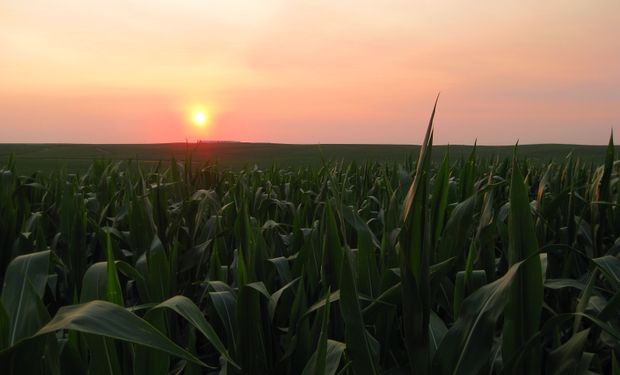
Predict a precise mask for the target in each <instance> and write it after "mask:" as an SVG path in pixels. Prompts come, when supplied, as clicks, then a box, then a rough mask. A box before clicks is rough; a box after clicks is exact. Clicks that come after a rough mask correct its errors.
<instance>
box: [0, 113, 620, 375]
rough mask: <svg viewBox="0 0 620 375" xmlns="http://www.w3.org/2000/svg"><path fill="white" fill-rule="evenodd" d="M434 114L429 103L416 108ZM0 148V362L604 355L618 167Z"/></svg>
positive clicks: (64, 370)
mask: <svg viewBox="0 0 620 375" xmlns="http://www.w3.org/2000/svg"><path fill="white" fill-rule="evenodd" d="M433 115H434V111H433ZM432 140H433V117H432V116H431V121H430V123H429V126H428V129H427V132H426V137H425V140H424V144H423V146H422V149H421V152H420V153H419V155H418V157H417V160H413V159H411V158H410V159H406V158H405V157H403V160H404V161H403V163H401V164H388V163H383V164H381V163H373V162H366V163H350V164H345V163H341V162H336V161H326V162H325V163H324V164H323V165H322V166H321V167H305V168H303V167H302V168H287V169H279V168H277V167H275V166H274V167H272V168H269V169H264V170H262V169H259V168H256V167H254V168H245V169H243V170H240V171H232V170H226V169H221V168H219V167H218V166H217V165H215V164H207V165H204V166H203V167H201V168H192V167H190V166H192V165H193V164H192V161H191V155H189V154H188V156H187V159H186V160H184V161H175V160H173V161H172V162H170V163H165V164H164V163H162V164H160V165H159V166H158V167H157V168H149V169H148V170H147V168H142V167H141V166H140V165H139V164H136V163H129V162H122V163H118V162H104V161H95V162H93V164H92V166H91V167H90V169H89V170H88V172H86V173H84V174H79V175H72V174H67V173H63V172H62V171H53V172H51V173H47V174H43V173H38V174H34V175H31V176H20V175H18V173H17V172H16V167H15V161H13V160H9V161H8V163H5V164H4V166H2V167H0V280H3V284H2V290H1V297H0V372H1V373H2V374H81V373H90V374H169V373H175V374H176V373H183V374H204V373H212V374H304V375H305V374H313V375H314V374H431V373H432V374H513V373H515V374H620V367H619V366H618V355H619V354H620V313H619V312H620V258H619V253H620V182H619V179H618V177H619V176H620V175H619V171H620V168H619V167H618V165H617V164H616V162H615V155H614V147H613V137H612V139H610V145H609V148H608V151H607V155H606V157H605V162H604V165H600V166H598V165H592V164H586V163H583V162H581V161H580V160H578V159H575V158H572V157H571V156H570V155H568V156H567V157H566V158H565V159H563V160H562V161H561V162H550V163H547V164H540V163H536V164H534V163H528V162H527V160H525V159H520V158H519V157H518V147H517V148H515V156H514V157H513V158H510V159H506V160H498V159H495V160H492V159H489V160H484V159H482V158H479V157H477V156H476V150H475V147H474V148H473V150H472V152H471V155H470V156H469V157H468V158H465V159H461V160H450V158H449V155H446V157H445V158H444V160H443V162H441V163H437V164H435V163H431V161H430V160H431V159H430V157H431V153H432V148H433V147H432V143H433V141H432Z"/></svg>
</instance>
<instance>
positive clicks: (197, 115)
mask: <svg viewBox="0 0 620 375" xmlns="http://www.w3.org/2000/svg"><path fill="white" fill-rule="evenodd" d="M192 120H193V121H194V125H196V126H200V127H202V126H205V125H206V124H207V115H206V114H205V113H204V112H202V111H201V112H194V116H193V118H192Z"/></svg>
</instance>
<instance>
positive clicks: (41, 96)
mask: <svg viewBox="0 0 620 375" xmlns="http://www.w3.org/2000/svg"><path fill="white" fill-rule="evenodd" d="M438 91H441V92H442V96H441V99H440V103H439V108H438V114H437V123H436V143H452V144H457V143H473V141H474V139H475V138H478V141H479V143H481V144H513V143H514V142H516V141H517V140H520V143H585V144H603V143H605V142H606V141H607V138H608V136H609V131H610V129H612V128H614V127H616V126H618V125H619V124H620V1H618V0H597V1H592V0H583V1H581V0H550V1H532V0H521V1H496V2H490V1H474V0H469V1H464V0H452V1H430V0H425V1H419V0H402V1H401V0H398V1H390V0H385V1H374V0H373V1H370V0H369V1H363V0H357V1H326V0H318V1H317V0H313V1H292V0H282V1H276V0H260V1H258V0H256V1H241V0H222V1H203V0H192V1H161V0H158V1H154V0H151V1H146V0H133V1H128V0H123V1H120V0H118V1H117V0H111V1H78V0H64V1H62V2H52V1H44V0H2V1H1V2H0V143H2V142H78V143H150V142H176V141H185V140H186V139H187V140H190V141H193V140H196V139H218V140H240V141H250V142H260V141H266V142H284V143H405V144H408V143H419V142H420V141H421V139H422V137H423V133H424V129H425V126H426V122H427V120H428V115H429V114H430V111H431V106H432V103H433V100H434V97H435V95H436V93H437V92H438ZM197 106H200V107H203V108H205V109H206V110H207V111H208V114H209V115H210V117H211V121H210V123H209V124H208V125H207V126H206V127H205V128H197V127H195V126H194V125H193V124H192V123H191V121H190V120H189V118H191V111H192V108H195V107H197ZM616 129H617V130H619V131H620V128H616Z"/></svg>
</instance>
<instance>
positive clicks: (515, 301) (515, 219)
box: [502, 158, 543, 373]
mask: <svg viewBox="0 0 620 375" xmlns="http://www.w3.org/2000/svg"><path fill="white" fill-rule="evenodd" d="M508 225H509V232H508V236H509V244H508V263H509V265H511V266H512V265H514V264H516V263H518V262H520V261H522V260H524V259H528V260H527V261H526V262H525V264H524V265H523V266H522V267H521V268H520V269H519V272H518V274H517V276H516V279H515V282H514V283H513V284H512V285H511V287H510V292H509V295H510V297H509V298H508V304H507V306H506V308H505V311H504V326H503V338H502V357H503V360H504V361H506V362H507V361H510V360H511V358H512V357H513V356H515V355H516V353H517V352H518V351H519V350H520V348H521V347H522V346H523V345H524V344H525V343H526V342H527V341H528V340H529V338H530V337H532V336H533V335H534V334H535V333H536V332H538V329H539V328H540V327H539V325H540V316H541V310H542V302H543V277H542V269H541V263H540V258H539V257H538V256H532V255H533V254H536V253H537V252H538V240H537V238H536V230H535V227H534V221H533V218H532V212H531V209H530V204H529V198H528V191H527V188H526V186H525V183H524V180H523V176H522V174H521V170H520V168H519V166H518V165H517V162H516V158H514V159H513V164H512V180H511V183H510V216H509V218H508ZM540 351H541V350H540V348H538V347H536V346H535V345H533V346H532V347H531V348H530V350H529V351H528V353H527V355H526V360H525V361H523V362H522V366H523V367H522V368H520V369H517V370H516V371H517V372H529V373H538V372H540Z"/></svg>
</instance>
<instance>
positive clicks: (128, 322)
mask: <svg viewBox="0 0 620 375" xmlns="http://www.w3.org/2000/svg"><path fill="white" fill-rule="evenodd" d="M59 330H73V331H78V332H82V333H89V334H93V335H99V336H103V337H109V338H112V339H117V340H122V341H127V342H130V343H133V344H137V345H142V346H145V347H148V348H153V349H157V350H161V351H163V352H165V353H168V354H171V355H174V356H177V357H179V358H183V359H185V360H187V361H190V362H192V363H195V364H198V365H201V366H206V365H205V364H204V363H203V362H202V361H200V360H199V359H198V358H196V357H194V356H193V355H192V354H191V353H189V352H187V351H186V350H185V349H183V348H181V347H179V346H178V345H177V344H175V343H174V342H172V341H170V339H169V338H167V337H166V336H164V335H163V334H162V333H161V332H160V331H159V330H157V329H156V328H155V327H153V326H152V325H151V324H149V323H148V322H147V321H145V320H144V319H141V318H139V317H138V316H136V315H134V314H132V313H130V312H128V311H127V310H126V309H124V308H123V307H120V306H118V305H116V304H113V303H110V302H105V301H92V302H88V303H85V304H82V305H74V306H65V307H62V308H61V309H60V310H58V312H57V313H56V315H55V316H54V317H53V318H52V320H51V321H50V322H49V323H47V324H46V325H45V326H43V327H42V328H41V329H40V330H39V331H38V332H37V333H36V335H44V334H48V333H53V332H56V331H59Z"/></svg>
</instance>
